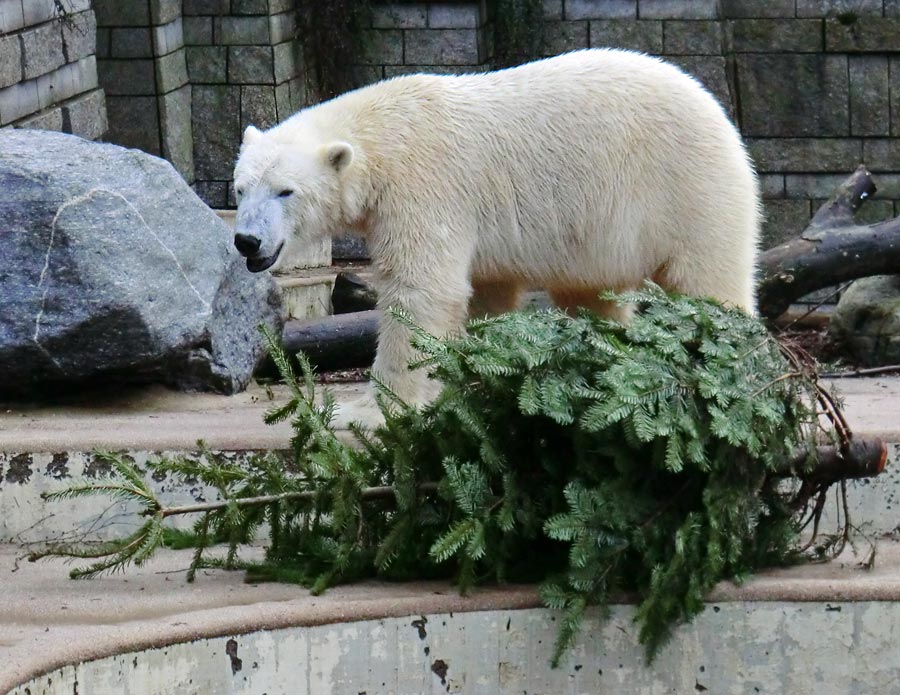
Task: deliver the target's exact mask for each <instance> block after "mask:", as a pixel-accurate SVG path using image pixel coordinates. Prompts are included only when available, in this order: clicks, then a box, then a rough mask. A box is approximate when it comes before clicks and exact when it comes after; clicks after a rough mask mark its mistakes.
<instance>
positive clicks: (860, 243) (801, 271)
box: [757, 166, 900, 319]
mask: <svg viewBox="0 0 900 695" xmlns="http://www.w3.org/2000/svg"><path fill="white" fill-rule="evenodd" d="M874 192H875V184H874V183H873V181H872V176H871V174H869V172H868V171H866V168H865V167H864V166H860V167H859V168H858V169H857V170H856V171H855V172H854V173H853V175H852V176H850V177H849V178H848V179H847V180H846V181H844V183H843V184H841V186H840V187H839V188H838V190H837V192H836V193H835V195H834V196H833V197H832V198H831V200H829V201H828V202H827V203H825V204H824V205H823V206H822V207H821V208H819V211H818V212H817V213H816V215H815V217H813V219H812V221H811V222H810V223H809V226H808V227H807V228H806V230H805V231H804V232H803V233H802V234H800V236H799V237H797V238H796V239H792V240H790V241H788V242H787V243H785V244H782V245H781V246H776V247H775V248H772V249H769V250H768V251H766V252H764V253H763V254H761V256H760V259H759V267H760V283H759V288H758V290H757V297H758V299H759V311H760V313H761V314H762V315H763V316H765V317H767V318H771V319H774V318H777V317H778V316H780V315H781V314H782V313H784V312H785V311H786V310H787V309H788V307H789V306H790V305H791V303H792V302H794V301H795V300H797V299H799V298H800V297H802V296H804V295H806V294H809V293H810V292H813V291H815V290H819V289H822V288H824V287H831V286H832V285H837V284H840V283H842V282H846V281H848V280H855V279H857V278H861V277H867V276H870V275H887V274H894V273H897V272H900V217H895V218H894V219H891V220H887V221H885V222H879V223H877V224H871V225H857V224H854V223H853V214H854V213H855V212H856V211H857V210H858V209H859V208H860V206H861V205H862V204H863V203H864V202H865V201H866V200H867V199H868V198H869V197H870V196H871V195H872V194H873V193H874Z"/></svg>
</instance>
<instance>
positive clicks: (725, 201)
mask: <svg viewBox="0 0 900 695" xmlns="http://www.w3.org/2000/svg"><path fill="white" fill-rule="evenodd" d="M235 177H236V181H235V183H236V187H238V188H241V189H242V191H244V197H245V199H252V200H255V201H257V202H256V203H254V204H253V206H254V207H255V208H258V209H262V208H263V207H265V206H266V205H269V206H271V205H272V201H273V200H274V196H276V195H277V193H278V192H279V190H281V189H282V188H284V187H290V188H291V189H293V190H295V191H296V193H295V195H292V196H290V197H289V198H286V199H284V201H283V202H281V203H278V204H279V205H282V206H283V209H279V210H278V212H277V213H276V214H272V215H264V216H263V217H266V218H268V217H271V219H272V220H276V218H277V221H278V222H279V223H278V224H274V225H270V228H269V229H267V230H263V231H262V232H261V233H265V234H267V235H269V236H268V237H266V238H264V250H267V252H271V251H272V250H273V249H274V248H276V247H277V245H278V243H280V241H281V240H286V241H287V244H288V245H289V246H290V245H291V244H304V243H308V242H309V240H311V239H312V238H313V237H315V236H316V235H319V234H334V233H340V232H342V231H343V230H344V229H346V228H352V229H354V230H356V231H357V233H360V234H362V235H364V236H365V237H366V238H367V240H368V243H369V248H370V250H371V252H372V259H373V266H374V268H375V269H376V270H377V272H378V279H377V289H378V291H379V297H380V299H379V302H380V305H381V307H382V308H388V307H391V306H396V307H402V308H404V309H405V310H406V311H408V312H409V313H410V314H411V315H412V317H413V318H414V320H415V321H416V322H418V323H419V324H420V325H422V326H423V327H424V328H426V329H427V330H429V331H431V332H433V333H435V334H438V335H441V334H448V333H451V332H454V331H457V330H459V329H460V328H461V327H462V325H463V324H464V321H465V319H466V316H467V311H468V308H469V304H470V298H472V306H473V307H474V310H475V311H478V312H482V311H488V312H496V311H503V310H508V309H511V308H513V307H514V306H515V305H516V301H517V298H518V294H519V291H520V290H521V289H522V288H524V287H528V286H540V287H545V288H547V289H548V290H549V291H550V293H551V295H552V296H553V297H554V299H555V300H556V301H557V303H559V304H560V305H562V306H564V307H571V306H574V305H586V306H591V307H593V308H595V309H596V310H598V311H606V312H608V313H615V311H616V308H615V307H608V306H604V305H602V304H601V303H600V302H598V301H597V300H596V296H597V293H598V292H600V291H601V290H603V289H607V288H611V289H625V288H631V287H636V286H638V285H639V284H640V283H641V282H642V281H643V280H644V279H647V278H652V279H654V280H655V281H656V282H658V283H660V284H661V285H663V286H664V287H666V288H670V289H672V290H677V291H680V292H683V293H686V294H691V295H698V296H710V297H714V298H716V299H718V300H720V301H722V302H724V303H729V304H733V305H737V306H740V307H743V308H744V309H746V310H747V311H751V312H752V311H754V307H755V304H754V262H755V255H756V250H757V239H758V233H759V224H760V214H759V208H760V203H759V187H758V183H757V180H756V176H755V174H754V172H753V170H752V167H751V165H750V164H749V162H748V159H747V155H746V153H745V150H744V147H743V145H742V143H741V140H740V137H739V135H738V133H737V131H736V129H735V128H734V126H733V125H732V124H731V123H730V122H729V120H728V118H727V117H726V115H725V113H724V112H723V110H722V108H721V107H720V106H719V104H718V103H717V102H716V101H715V99H714V98H713V97H712V96H711V95H710V94H709V93H708V92H707V91H706V90H705V89H703V87H701V86H700V84H699V83H697V82H696V81H695V80H694V79H693V78H691V77H689V76H687V75H685V74H684V73H682V72H681V71H680V70H679V69H678V68H676V67H673V66H672V65H669V64H667V63H664V62H662V61H660V60H657V59H656V58H651V57H648V56H644V55H641V54H638V53H632V52H626V51H618V50H588V51H578V52H574V53H568V54H565V55H562V56H558V57H555V58H549V59H546V60H542V61H539V62H536V63H531V64H528V65H524V66H521V67H518V68H513V69H509V70H502V71H499V72H493V73H486V74H478V75H467V76H456V77H453V76H433V75H411V76H407V77H399V78H396V79H392V80H389V81H385V82H381V83H378V84H374V85H371V86H369V87H365V88H362V89H359V90H357V91H354V92H351V93H348V94H346V95H343V96H341V97H339V98H337V99H334V100H332V101H329V102H326V103H323V104H320V105H317V106H314V107H311V108H308V109H305V110H303V111H301V112H299V113H298V114H296V115H295V116H293V117H291V118H290V119H288V120H286V121H285V122H283V123H282V124H280V125H278V126H276V127H274V128H272V129H271V130H269V131H267V132H265V133H261V132H260V131H257V130H255V129H253V128H250V129H248V131H247V133H245V139H244V144H243V146H242V150H241V155H240V158H239V161H238V164H237V167H236V170H235ZM279 200H280V199H279ZM260 206H261V207H260ZM241 208H246V209H247V210H248V211H249V212H248V213H247V215H246V216H247V217H248V218H251V217H253V214H252V213H253V211H252V210H251V206H250V204H247V205H246V206H245V205H244V203H243V202H242V204H241ZM240 215H241V213H240V211H239V215H238V216H239V219H240ZM282 221H283V223H281V222H282ZM284 255H285V254H282V256H284ZM276 267H277V266H276ZM473 290H474V297H473ZM414 357H415V355H414V354H413V352H412V351H411V348H410V346H409V343H408V335H407V332H406V331H405V330H404V329H403V328H402V327H401V326H399V325H397V324H396V322H394V321H392V320H390V319H384V320H383V322H382V325H381V330H380V336H379V344H378V353H377V357H376V360H375V365H374V371H375V372H376V373H377V374H378V375H379V376H380V378H382V379H383V380H385V381H386V382H387V383H388V384H389V385H390V386H391V387H392V388H393V389H394V390H395V391H397V392H398V393H399V394H400V395H401V396H402V397H404V398H406V399H407V400H409V401H411V402H422V401H424V400H427V399H428V398H429V397H430V395H431V394H430V392H429V391H430V388H429V384H428V382H427V380H426V379H425V378H424V375H423V374H421V373H419V372H409V371H408V370H407V369H406V365H407V363H408V362H409V361H410V360H411V359H413V358H414Z"/></svg>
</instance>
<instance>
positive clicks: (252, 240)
mask: <svg viewBox="0 0 900 695" xmlns="http://www.w3.org/2000/svg"><path fill="white" fill-rule="evenodd" d="M260 243H261V242H260V240H259V239H257V238H256V237H255V236H250V235H249V234H235V235H234V246H235V248H236V249H237V250H238V251H240V252H241V255H242V256H252V255H253V254H255V253H256V252H257V251H259V245H260Z"/></svg>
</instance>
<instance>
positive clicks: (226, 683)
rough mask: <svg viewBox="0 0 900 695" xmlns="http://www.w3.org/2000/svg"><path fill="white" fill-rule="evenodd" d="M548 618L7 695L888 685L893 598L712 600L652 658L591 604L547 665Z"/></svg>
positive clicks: (897, 654) (114, 663)
mask: <svg viewBox="0 0 900 695" xmlns="http://www.w3.org/2000/svg"><path fill="white" fill-rule="evenodd" d="M348 610H350V611H352V610H353V609H352V607H351V608H349V609H348ZM558 626H559V622H558V615H557V614H556V613H555V612H553V611H548V610H543V609H530V610H493V611H483V612H472V613H459V612H457V613H443V614H441V613H437V614H431V615H415V616H408V617H405V618H384V619H382V620H367V621H361V622H353V623H345V624H338V625H322V626H315V627H296V628H288V629H281V630H272V631H265V630H261V631H258V632H253V633H250V634H244V635H240V634H236V635H233V636H232V635H229V636H224V637H218V638H212V639H200V640H197V641H195V642H189V643H183V644H175V645H172V646H169V647H161V648H157V649H152V650H146V651H142V652H132V653H126V654H121V655H118V656H113V657H109V658H105V659H100V660H97V661H91V662H86V663H82V664H77V665H72V666H66V667H64V668H61V669H59V670H56V671H53V672H51V673H48V674H46V675H44V676H41V677H38V678H35V679H33V680H31V681H29V682H27V683H23V684H22V685H20V686H19V687H17V688H14V689H13V690H12V691H11V695H57V694H60V695H62V694H64V693H65V694H69V693H72V692H73V688H74V689H75V691H77V692H84V693H91V695H129V694H132V693H133V694H135V695H138V694H140V695H164V694H166V695H168V694H169V693H173V694H174V693H178V695H194V694H196V695H206V694H207V693H241V694H244V693H246V694H247V695H250V694H253V695H258V694H259V693H292V694H294V695H323V694H324V693H335V694H340V695H346V694H350V695H353V694H362V693H368V695H424V694H426V693H433V694H434V695H438V694H440V695H444V694H445V693H464V694H465V695H513V694H518V693H531V694H532V695H588V694H593V693H629V694H630V693H646V694H648V695H650V694H654V695H655V694H660V695H661V694H663V693H678V694H680V695H686V694H688V693H699V692H708V693H711V694H712V695H746V694H747V693H765V694H766V695H775V694H776V693H790V694H791V695H886V694H887V693H895V692H897V673H898V669H900V650H898V649H897V646H896V633H897V630H898V629H900V604H898V603H895V602H878V601H871V602H858V603H852V602H844V603H824V602H813V603H793V602H784V601H779V602H771V603H768V602H766V603H762V602H761V603H751V602H734V603H721V604H714V605H711V606H708V607H707V609H706V610H705V611H704V612H703V613H702V614H701V615H699V616H698V617H697V618H695V620H694V621H693V623H691V624H690V625H687V626H684V627H681V628H679V629H678V631H677V632H676V636H675V637H674V638H673V640H672V641H671V642H670V643H669V644H668V645H667V646H666V647H665V648H664V649H662V651H661V652H660V654H659V656H658V657H657V658H656V660H655V661H654V662H653V664H651V665H650V666H647V665H646V664H645V663H644V657H643V650H642V648H641V647H640V646H639V644H638V642H637V639H636V634H635V633H636V629H635V624H634V608H633V607H631V606H613V607H612V609H611V611H610V615H609V618H608V619H607V620H601V619H600V617H599V615H598V612H597V611H589V613H588V617H587V618H586V620H585V624H584V629H583V631H582V632H581V634H580V636H579V638H578V640H577V642H576V644H575V646H574V647H573V648H572V651H571V653H570V654H569V656H568V658H567V659H566V662H565V663H564V664H563V665H562V666H561V667H560V668H558V669H551V668H550V665H549V660H550V657H551V655H552V649H553V642H554V640H555V638H556V633H557V629H558Z"/></svg>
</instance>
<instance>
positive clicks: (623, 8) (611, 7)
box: [565, 0, 638, 20]
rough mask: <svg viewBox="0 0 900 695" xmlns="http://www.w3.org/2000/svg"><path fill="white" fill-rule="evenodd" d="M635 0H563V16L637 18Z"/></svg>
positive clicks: (573, 17) (576, 17) (577, 18)
mask: <svg viewBox="0 0 900 695" xmlns="http://www.w3.org/2000/svg"><path fill="white" fill-rule="evenodd" d="M637 5H638V4H637V0H565V18H566V19H568V20H579V19H637Z"/></svg>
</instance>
